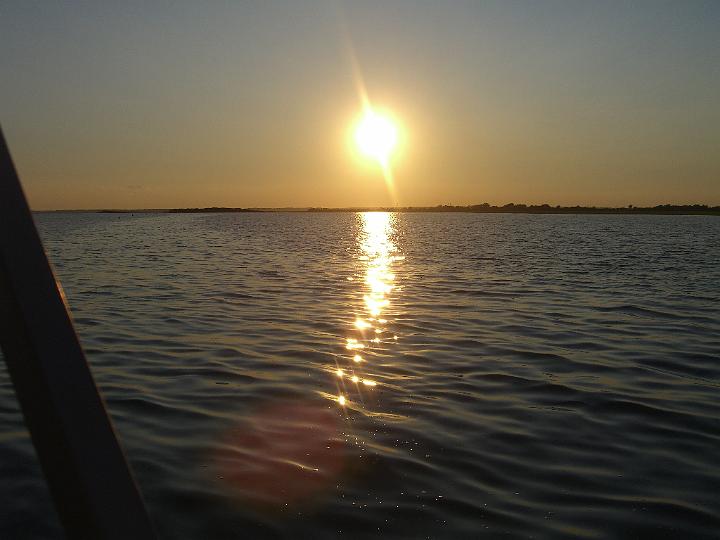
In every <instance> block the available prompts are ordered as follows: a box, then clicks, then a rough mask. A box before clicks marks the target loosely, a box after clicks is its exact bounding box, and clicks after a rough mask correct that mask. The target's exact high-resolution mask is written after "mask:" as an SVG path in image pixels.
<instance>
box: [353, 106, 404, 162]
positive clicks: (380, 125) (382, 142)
mask: <svg viewBox="0 0 720 540" xmlns="http://www.w3.org/2000/svg"><path fill="white" fill-rule="evenodd" d="M397 140H398V130H397V127H396V126H395V124H394V123H393V121H392V120H391V119H390V118H388V117H387V116H386V115H383V114H380V113H377V112H375V111H374V110H372V109H370V108H368V109H366V110H365V112H364V114H363V116H362V118H360V120H359V121H358V123H357V126H356V128H355V144H357V148H358V150H359V151H360V153H361V154H363V155H364V156H366V157H368V158H372V159H375V160H377V161H378V162H379V163H380V164H381V165H383V166H387V164H388V161H389V160H390V157H391V156H392V153H393V150H395V146H396V145H397Z"/></svg>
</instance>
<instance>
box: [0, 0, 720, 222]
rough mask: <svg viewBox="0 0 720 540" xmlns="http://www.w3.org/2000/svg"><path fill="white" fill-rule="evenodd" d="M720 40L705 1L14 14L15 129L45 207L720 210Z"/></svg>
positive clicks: (75, 9)
mask: <svg viewBox="0 0 720 540" xmlns="http://www.w3.org/2000/svg"><path fill="white" fill-rule="evenodd" d="M719 28H720V2H717V1H707V2H702V1H692V0H682V1H671V2H666V1H662V0H652V1H635V2H629V1H628V2H621V1H612V0H610V1H603V2H599V1H582V0H574V1H526V2H521V1H512V0H502V1H480V0H475V1H468V2H464V1H436V2H430V1H419V0H418V1H414V2H410V1H399V0H395V1H375V0H363V1H357V2H351V1H340V0H335V1H330V0H320V1H305V0H292V1H287V2H274V1H267V2H240V1H233V2H221V1H218V2H208V3H203V2H182V1H176V2H157V3H150V2H133V1H127V2H100V1H98V2H74V3H72V5H71V4H70V3H63V2H43V3H41V2H33V1H18V2H13V1H9V0H5V1H4V2H3V3H2V4H1V5H0V81H2V83H1V84H0V122H1V124H2V129H3V132H4V134H5V137H6V139H7V141H8V144H9V146H10V149H11V152H12V154H13V158H14V160H15V164H16V166H17V168H18V171H19V173H20V176H21V179H22V181H23V183H24V187H25V191H26V193H27V195H28V198H29V200H30V204H31V206H32V207H33V208H34V209H36V210H47V209H96V208H176V207H205V206H231V207H287V206H294V207H306V206H328V207H347V206H384V205H390V204H399V205H403V206H405V205H417V206H434V205H437V204H457V205H465V204H478V203H483V202H489V203H491V204H505V203H509V202H514V203H526V204H542V203H548V204H553V205H554V204H561V205H575V204H580V205H596V206H627V205H628V204H633V205H635V206H644V205H655V204H664V203H677V204H689V203H701V204H711V205H720V31H718V29H719ZM361 85H362V87H364V89H365V91H366V93H367V97H368V99H369V101H370V103H371V104H372V106H373V107H377V108H379V109H383V110H386V111H389V112H390V113H391V114H392V116H393V118H395V120H396V121H397V124H398V126H399V130H400V134H401V137H400V141H401V142H400V145H399V147H398V150H397V152H396V153H395V155H393V157H392V160H391V163H390V166H391V169H392V176H393V186H392V189H390V187H389V186H388V183H387V181H386V178H385V175H383V171H382V168H381V167H379V166H378V164H377V163H374V162H372V161H368V160H362V159H360V158H359V157H358V155H357V152H356V151H355V149H354V148H353V147H352V144H351V136H350V133H351V127H352V125H353V122H354V121H355V120H356V119H357V117H358V114H359V113H360V112H361V110H362V100H361V93H360V86H361Z"/></svg>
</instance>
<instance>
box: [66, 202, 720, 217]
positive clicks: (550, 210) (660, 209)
mask: <svg viewBox="0 0 720 540" xmlns="http://www.w3.org/2000/svg"><path fill="white" fill-rule="evenodd" d="M63 211H64V212H100V213H111V214H115V213H117V214H128V213H167V214H206V213H208V214H210V213H231V212H468V213H485V214H646V215H647V214H649V215H712V216H718V215H720V206H708V205H706V204H691V205H677V204H660V205H657V206H633V205H629V206H624V207H615V208H612V207H601V206H559V205H558V206H551V205H549V204H540V205H526V204H515V203H509V204H506V205H503V206H494V205H491V204H488V203H483V204H474V205H469V206H453V205H447V204H442V205H437V206H383V207H380V206H375V207H359V206H357V207H346V208H326V207H306V208H228V207H218V206H212V207H207V208H158V209H136V210H109V209H106V210H58V212H63Z"/></svg>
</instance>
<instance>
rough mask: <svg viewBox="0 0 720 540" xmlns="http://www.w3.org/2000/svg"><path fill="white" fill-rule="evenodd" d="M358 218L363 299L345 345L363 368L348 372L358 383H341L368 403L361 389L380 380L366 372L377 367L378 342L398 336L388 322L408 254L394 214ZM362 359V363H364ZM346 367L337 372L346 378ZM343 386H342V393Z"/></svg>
mask: <svg viewBox="0 0 720 540" xmlns="http://www.w3.org/2000/svg"><path fill="white" fill-rule="evenodd" d="M357 218H358V220H359V222H360V232H359V234H358V239H357V241H358V248H359V252H360V253H359V254H358V255H357V256H356V261H357V268H358V270H357V273H356V274H355V276H354V278H353V280H351V281H353V283H357V284H358V286H359V287H360V291H358V292H359V293H360V295H361V297H362V302H361V303H360V304H359V305H357V306H356V309H357V311H356V313H355V317H354V318H353V319H351V320H352V323H351V329H350V330H349V333H350V335H349V336H347V337H346V338H345V348H346V349H347V350H348V351H350V353H351V354H350V355H348V356H347V357H346V358H347V361H348V362H350V361H352V362H353V363H354V364H355V366H356V368H359V369H358V370H357V371H358V372H357V373H352V375H351V376H348V378H349V379H350V381H352V382H353V383H355V386H354V387H349V388H346V387H345V386H344V384H343V383H339V384H340V385H341V386H342V391H343V392H350V393H352V392H357V393H358V395H357V400H356V402H357V403H363V404H364V405H363V406H364V407H366V406H367V404H366V402H365V400H364V398H363V395H362V393H361V389H365V391H369V390H371V389H372V388H373V387H375V386H377V384H378V383H377V382H376V381H375V380H373V379H371V378H367V377H365V375H366V374H367V373H363V372H367V371H368V370H371V369H373V368H374V367H376V366H374V365H373V362H372V357H373V349H374V348H375V347H377V346H384V347H387V346H388V345H389V344H392V343H394V342H395V341H396V340H397V335H396V334H391V335H388V334H387V331H388V330H389V328H388V326H389V325H391V324H392V320H390V319H389V318H387V314H388V312H389V311H388V310H389V308H390V306H391V301H392V298H393V294H394V293H395V291H396V287H395V285H394V280H395V277H396V276H395V274H396V270H397V269H396V268H394V267H396V266H397V263H398V261H401V260H402V259H404V257H402V256H400V255H397V246H396V245H395V243H394V241H393V237H394V235H395V220H396V216H395V215H394V214H392V213H389V212H364V213H360V214H357ZM361 276H362V279H361ZM367 329H372V330H374V331H373V332H372V333H371V334H370V336H366V335H365V334H366V332H365V331H366V330H367ZM381 336H387V337H385V338H382V337H381ZM360 349H363V350H365V351H366V353H367V354H365V356H361V355H360V354H358V353H357V352H356V351H357V350H360ZM383 353H385V349H383ZM361 363H362V367H360V364H361ZM346 371H347V370H345V369H342V368H341V367H339V366H338V367H337V370H336V371H335V374H336V375H337V376H338V377H339V378H340V379H344V378H345V377H346V376H347V375H346ZM340 390H341V388H340V386H338V393H339V392H340ZM332 399H334V400H336V401H337V402H338V404H339V405H340V406H341V407H345V406H346V405H347V404H348V403H349V399H348V398H346V397H345V395H343V394H340V395H339V396H338V397H335V396H332Z"/></svg>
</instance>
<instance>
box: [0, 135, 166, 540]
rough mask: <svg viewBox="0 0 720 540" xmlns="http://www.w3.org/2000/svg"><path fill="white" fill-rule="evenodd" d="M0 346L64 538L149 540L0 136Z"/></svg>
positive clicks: (130, 480)
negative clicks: (65, 535) (64, 533)
mask: <svg viewBox="0 0 720 540" xmlns="http://www.w3.org/2000/svg"><path fill="white" fill-rule="evenodd" d="M0 345H1V346H2V350H3V353H4V356H5V362H6V363H7V366H8V371H9V372H10V376H11V378H12V381H13V385H14V387H15V392H16V394H17V397H18V400H19V401H20V406H21V408H22V411H23V415H24V417H25V422H26V424H27V426H28V428H29V430H30V435H31V437H32V441H33V444H34V446H35V450H36V452H37V455H38V458H39V461H40V464H41V465H42V469H43V471H44V473H45V477H46V479H47V482H48V485H49V487H50V492H51V494H52V496H53V499H54V501H55V507H56V508H57V511H58V515H59V516H60V521H61V522H62V524H63V527H64V528H65V532H66V534H67V536H68V538H81V539H113V540H114V539H118V540H120V539H122V540H129V539H133V540H144V539H151V538H155V534H154V532H153V530H152V526H151V524H150V520H149V518H148V515H147V512H146V510H145V506H144V504H143V501H142V498H141V496H140V492H139V490H138V488H137V486H136V484H135V481H134V479H133V477H132V473H131V471H130V468H129V465H128V463H127V461H126V459H125V456H124V454H123V451H122V448H121V447H120V443H119V442H118V439H117V437H116V435H115V431H114V429H113V426H112V423H111V421H110V418H109V417H108V414H107V412H106V410H105V406H104V403H103V400H102V398H101V397H100V394H99V393H98V389H97V387H96V386H95V381H94V380H93V377H92V374H91V373H90V369H89V366H88V364H87V361H86V360H85V355H84V353H83V351H82V348H81V347H80V343H79V341H78V338H77V335H76V334H75V329H74V328H73V324H72V320H71V319H70V315H69V313H68V309H67V306H66V305H65V299H64V297H63V294H62V291H61V289H60V287H59V285H58V283H57V281H56V279H55V276H54V275H53V272H52V269H51V267H50V264H49V262H48V260H47V257H46V256H45V251H44V250H43V246H42V243H41V242H40V237H39V235H38V232H37V230H36V228H35V224H34V222H33V218H32V214H31V213H30V208H29V206H28V203H27V201H26V199H25V195H24V193H23V191H22V187H21V186H20V180H19V178H18V175H17V172H16V170H15V167H14V165H13V162H12V158H11V157H10V152H9V150H8V147H7V145H6V143H5V138H4V136H3V134H2V131H1V130H0Z"/></svg>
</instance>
